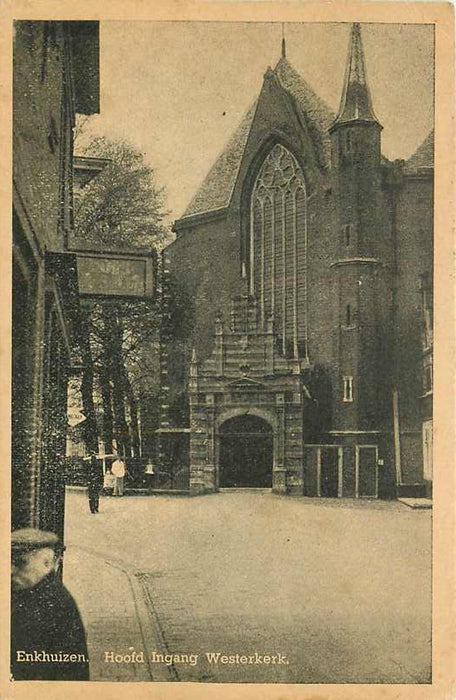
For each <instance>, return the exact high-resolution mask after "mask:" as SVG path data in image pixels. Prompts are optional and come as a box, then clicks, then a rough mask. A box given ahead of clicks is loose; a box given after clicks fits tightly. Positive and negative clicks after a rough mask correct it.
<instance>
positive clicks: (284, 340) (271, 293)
mask: <svg viewBox="0 0 456 700" xmlns="http://www.w3.org/2000/svg"><path fill="white" fill-rule="evenodd" d="M306 199H307V197H306V183H305V178H304V173H303V171H302V168H301V166H300V165H299V163H298V161H297V160H296V158H295V156H294V155H293V154H292V153H291V152H290V151H289V150H288V149H287V148H285V147H284V146H283V145H282V144H279V143H278V144H276V145H275V146H273V148H272V149H271V150H270V151H269V153H268V155H267V156H266V158H265V160H264V162H263V165H262V166H261V168H260V171H259V173H258V176H257V178H256V181H255V185H254V188H253V191H252V196H251V205H250V217H251V224H250V290H251V293H252V294H255V295H256V296H257V298H258V301H259V308H260V317H261V322H262V324H263V326H264V325H265V323H266V320H267V318H268V316H269V315H270V314H272V315H273V317H274V319H275V327H276V331H277V332H278V334H279V336H280V338H281V348H282V352H283V354H292V355H294V356H295V357H298V356H306V355H307V280H306V272H307V270H306V268H307V211H306V209H307V202H306ZM290 341H291V342H290ZM290 348H291V350H290Z"/></svg>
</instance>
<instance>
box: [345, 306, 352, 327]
mask: <svg viewBox="0 0 456 700" xmlns="http://www.w3.org/2000/svg"><path fill="white" fill-rule="evenodd" d="M346 323H347V326H351V324H352V312H351V306H350V304H347V309H346Z"/></svg>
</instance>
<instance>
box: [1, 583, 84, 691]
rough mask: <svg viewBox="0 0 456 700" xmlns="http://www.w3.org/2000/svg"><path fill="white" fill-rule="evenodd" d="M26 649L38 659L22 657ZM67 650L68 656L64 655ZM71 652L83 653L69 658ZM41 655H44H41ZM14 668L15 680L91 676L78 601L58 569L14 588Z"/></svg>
mask: <svg viewBox="0 0 456 700" xmlns="http://www.w3.org/2000/svg"><path fill="white" fill-rule="evenodd" d="M18 652H26V653H29V654H32V655H33V656H34V658H36V659H37V660H36V661H35V660H34V661H18V656H19V657H21V656H22V657H23V656H24V654H19V655H18ZM42 652H45V653H48V654H57V655H58V659H62V660H58V661H48V660H44V659H45V658H46V657H44V656H43V654H42ZM65 654H67V655H68V656H67V657H66V658H67V660H66V661H65V660H63V659H64V655H65ZM71 654H77V655H82V656H79V657H78V660H77V661H73V662H71V661H69V657H70V655H71ZM40 655H41V656H40ZM11 672H12V675H13V678H14V679H15V680H68V681H83V680H88V679H89V656H88V653H87V644H86V635H85V631H84V626H83V624H82V620H81V616H80V614H79V611H78V608H77V606H76V603H75V602H74V600H73V597H72V596H71V594H70V593H69V592H68V591H67V589H66V588H65V586H63V585H62V584H61V583H60V582H59V580H58V579H57V578H56V576H55V574H54V573H51V574H48V575H47V576H46V577H45V578H44V579H43V580H42V581H41V582H40V583H38V584H37V585H36V586H34V587H33V588H29V589H27V590H13V591H12V597H11Z"/></svg>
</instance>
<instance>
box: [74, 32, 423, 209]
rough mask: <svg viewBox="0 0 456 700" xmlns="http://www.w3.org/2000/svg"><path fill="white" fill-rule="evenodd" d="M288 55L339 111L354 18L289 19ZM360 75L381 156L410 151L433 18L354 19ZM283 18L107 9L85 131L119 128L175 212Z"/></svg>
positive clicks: (111, 134)
mask: <svg viewBox="0 0 456 700" xmlns="http://www.w3.org/2000/svg"><path fill="white" fill-rule="evenodd" d="M283 31H284V35H285V39H286V47H287V58H288V60H289V61H290V63H291V65H292V66H293V67H294V68H295V69H296V70H297V71H298V72H299V73H300V74H301V75H302V77H303V78H304V79H305V80H306V81H307V82H308V83H309V85H310V86H311V87H312V88H313V89H314V90H315V92H316V93H317V94H318V95H319V96H320V97H321V98H322V99H323V100H324V101H325V102H326V103H327V105H328V106H329V107H330V108H331V109H332V110H333V111H334V112H337V109H338V107H339V102H340V96H341V91H342V84H343V78H344V71H345V65H346V61H347V54H348V42H349V34H350V24H347V23H342V22H340V23H285V25H284V30H283ZM361 33H362V39H363V44H364V51H365V57H366V66H367V76H368V80H369V84H370V89H371V95H372V100H373V105H374V110H375V113H376V115H377V117H378V119H379V120H380V123H381V124H382V125H383V132H382V150H383V153H384V155H385V156H386V157H387V158H390V159H395V158H408V157H409V156H410V155H411V154H412V153H413V152H414V151H415V150H416V149H417V148H418V146H419V145H420V144H421V143H422V141H424V139H425V138H426V136H427V135H428V133H429V131H430V130H431V129H432V127H433V110H434V108H433V93H434V63H433V56H434V34H433V27H432V25H411V24H407V25H404V24H379V23H377V24H362V25H361ZM281 40H282V25H281V24H280V23H260V22H249V23H237V22H175V21H170V22H153V21H149V22H146V21H125V22H118V21H106V22H101V26H100V79H101V112H100V114H99V115H94V116H93V117H91V118H90V120H89V121H88V123H87V125H86V127H85V132H84V134H83V136H82V137H81V139H79V141H78V143H77V147H76V150H78V148H79V149H80V148H81V146H83V145H84V142H85V141H86V140H87V139H89V138H91V137H92V136H101V135H104V136H107V137H108V138H113V139H126V140H127V141H129V142H130V143H132V144H133V145H134V146H135V147H137V148H139V149H140V150H141V151H142V152H143V153H144V157H145V161H146V163H147V164H148V165H150V166H151V167H153V168H154V171H155V178H156V182H157V184H158V185H160V186H165V188H166V191H167V208H168V210H169V217H168V222H172V221H173V220H175V219H178V218H179V217H180V216H181V215H182V214H183V212H184V210H185V208H186V206H187V204H188V203H189V202H190V200H191V198H192V196H193V194H194V193H195V192H196V191H197V189H198V187H199V185H200V184H201V182H202V181H203V179H204V177H205V175H206V174H207V172H208V170H209V169H210V167H211V165H212V164H213V162H214V161H215V159H216V158H217V156H218V155H219V153H220V152H221V151H222V150H223V148H224V146H225V144H226V143H227V141H228V140H229V137H230V136H231V134H232V133H233V131H234V130H235V129H236V127H237V125H238V124H239V122H240V121H241V119H242V116H243V115H244V113H245V112H246V111H247V109H248V108H249V107H250V105H251V104H252V102H253V101H254V100H255V99H256V97H257V96H258V94H259V92H260V89H261V86H262V82H263V76H264V73H265V72H266V69H267V68H268V66H271V67H274V66H275V64H276V63H277V61H278V60H279V58H280V52H281Z"/></svg>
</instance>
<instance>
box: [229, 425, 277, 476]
mask: <svg viewBox="0 0 456 700" xmlns="http://www.w3.org/2000/svg"><path fill="white" fill-rule="evenodd" d="M219 437H220V459H219V465H220V482H219V485H220V486H221V487H222V488H226V487H236V486H237V487H244V488H246V487H259V488H270V487H271V486H272V462H273V440H274V439H273V434H272V428H271V426H270V425H269V423H267V422H266V421H265V420H263V419H262V418H258V417H257V416H249V415H245V416H236V418H230V419H229V420H227V421H225V423H223V424H222V426H221V428H220V432H219Z"/></svg>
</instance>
